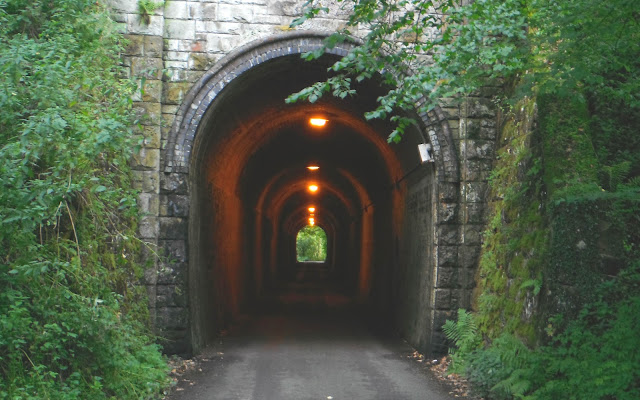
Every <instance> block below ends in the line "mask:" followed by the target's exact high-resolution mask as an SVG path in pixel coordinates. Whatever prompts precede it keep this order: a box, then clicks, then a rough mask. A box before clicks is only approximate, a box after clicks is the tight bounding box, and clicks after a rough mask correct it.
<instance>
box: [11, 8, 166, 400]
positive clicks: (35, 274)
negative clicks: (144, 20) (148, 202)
mask: <svg viewBox="0 0 640 400" xmlns="http://www.w3.org/2000/svg"><path fill="white" fill-rule="evenodd" d="M114 28H115V27H114V23H113V22H112V21H111V20H110V19H109V18H108V16H107V14H106V12H105V11H104V10H102V9H100V7H99V6H98V5H97V3H95V2H94V1H89V0H47V1H40V0H35V1H33V2H24V1H20V0H8V1H6V0H0V109H2V113H0V159H1V160H2V163H0V399H4V398H11V399H79V398H82V399H87V398H91V399H100V398H118V399H143V398H157V397H158V395H159V393H161V392H162V390H163V388H164V387H165V386H166V383H167V378H166V375H167V368H166V364H165V362H164V360H163V358H162V356H161V354H160V352H159V350H158V347H157V345H155V344H154V340H153V337H151V336H150V335H149V330H148V328H147V327H146V326H145V324H146V322H147V317H148V315H147V314H148V311H147V306H146V304H147V303H146V298H145V296H144V288H142V287H140V286H138V285H137V283H138V281H139V280H140V278H141V276H142V271H143V266H142V265H141V264H140V263H139V257H138V254H139V251H140V246H141V243H140V241H139V240H138V239H136V227H137V218H138V216H137V211H136V198H137V194H136V193H135V191H133V190H132V189H131V183H130V181H131V177H130V175H131V173H130V170H129V168H128V160H129V159H130V158H131V156H132V150H131V149H132V148H134V147H135V144H136V143H135V142H134V139H133V135H132V133H131V130H130V129H129V127H130V126H131V125H132V123H133V120H132V117H131V116H132V109H131V95H132V93H133V90H134V88H135V85H133V84H132V83H131V82H128V81H123V80H122V79H121V78H120V77H121V76H123V71H122V70H121V69H120V67H119V66H118V65H119V54H120V51H121V44H120V43H119V42H120V40H121V36H120V35H118V34H117V33H116V32H115V29H114Z"/></svg>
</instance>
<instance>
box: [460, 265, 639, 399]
mask: <svg viewBox="0 0 640 400" xmlns="http://www.w3.org/2000/svg"><path fill="white" fill-rule="evenodd" d="M639 289H640V263H638V262H637V261H636V262H635V263H634V264H633V265H631V266H630V267H629V268H628V269H626V270H625V271H623V272H621V273H620V274H619V275H618V276H617V277H616V278H615V279H613V280H610V281H606V282H604V283H601V284H600V285H598V286H597V287H596V288H595V289H594V292H595V300H594V301H593V302H592V303H589V304H588V305H586V306H585V307H584V308H583V309H582V310H581V312H580V314H579V315H578V316H577V318H575V319H574V320H572V321H570V322H569V323H568V325H567V327H566V329H564V330H563V331H562V332H561V333H559V334H555V335H554V336H553V338H552V340H551V342H550V343H549V344H548V345H546V346H541V347H539V348H537V349H535V350H531V349H529V348H527V347H526V346H525V345H524V344H523V343H522V342H521V341H520V340H519V339H517V338H516V337H514V336H513V335H509V334H503V335H501V336H500V337H499V338H497V339H495V340H494V341H493V342H492V343H491V345H490V346H486V347H484V348H482V349H480V350H476V351H474V352H471V353H468V354H467V355H466V357H465V358H464V360H465V363H464V370H465V372H466V376H467V377H468V378H469V380H470V382H471V383H472V384H473V388H474V390H475V391H476V393H477V394H478V395H481V396H484V397H486V398H490V399H512V398H519V399H531V400H554V399H559V398H563V399H580V400H583V399H589V400H590V399H594V400H595V399H610V398H615V399H636V398H638V396H640V384H639V383H638V382H640V370H639V369H638V365H640V354H639V353H638V351H637V348H638V345H640V339H639V338H638V335H637V332H638V329H640V320H639V319H638V318H637V316H638V313H640V294H639V293H640V290H639ZM559 319H560V318H554V319H553V323H557V322H559ZM561 324H563V323H561Z"/></svg>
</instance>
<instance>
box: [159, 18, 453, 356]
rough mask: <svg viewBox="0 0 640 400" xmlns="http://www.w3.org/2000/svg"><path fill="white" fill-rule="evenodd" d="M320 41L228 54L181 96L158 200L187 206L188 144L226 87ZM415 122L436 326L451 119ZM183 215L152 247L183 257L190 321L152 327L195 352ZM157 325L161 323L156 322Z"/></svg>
mask: <svg viewBox="0 0 640 400" xmlns="http://www.w3.org/2000/svg"><path fill="white" fill-rule="evenodd" d="M326 36H327V35H326V34H324V33H316V32H297V31H296V32H289V33H284V34H280V35H277V36H272V37H267V38H264V39H261V40H257V41H255V42H252V43H250V44H248V45H245V46H243V47H241V48H239V49H237V50H235V51H234V52H232V53H230V54H228V55H227V56H225V57H224V58H223V59H222V60H221V61H219V62H218V63H217V64H216V66H214V67H213V68H212V69H210V70H209V71H207V72H206V73H205V74H204V75H203V76H202V78H201V79H199V80H198V81H197V82H196V83H195V84H194V86H193V87H192V89H191V90H190V91H189V93H188V94H187V95H186V97H185V99H184V101H183V102H182V104H181V106H180V107H179V109H178V112H177V114H176V117H175V120H174V123H173V125H172V127H171V130H170V132H169V135H168V137H167V138H166V147H165V150H164V151H163V153H162V158H161V165H160V173H161V175H162V176H161V179H162V181H163V182H164V183H163V185H162V186H161V189H160V195H161V198H162V196H165V197H167V198H170V197H171V196H174V197H180V198H181V201H182V202H183V203H185V204H190V203H191V202H192V200H193V199H192V198H191V197H194V196H195V195H194V191H193V190H194V189H193V188H190V186H192V185H193V182H194V178H193V177H192V176H190V172H191V169H192V167H193V162H194V161H193V160H194V157H193V156H194V153H195V151H194V150H195V149H194V145H195V143H197V141H196V139H197V137H198V135H199V134H200V133H201V129H200V128H201V126H202V122H203V119H204V117H205V114H206V113H207V110H209V108H210V107H211V106H212V104H213V103H214V101H215V100H216V99H217V98H218V95H219V94H220V93H221V92H222V91H223V90H224V89H225V88H226V87H227V86H228V85H229V84H231V83H232V82H234V80H235V79H237V78H239V77H240V76H242V75H243V74H244V73H246V72H248V71H251V70H252V69H253V68H256V67H258V66H260V65H262V64H264V63H266V62H268V61H272V60H276V59H279V58H281V57H286V56H295V55H300V54H302V53H305V52H309V51H313V50H316V49H318V48H321V47H322V43H323V39H324V38H325V37H326ZM348 46H349V45H344V46H343V47H336V48H334V49H331V50H329V51H328V53H329V54H331V55H334V56H344V55H346V54H347V53H348V50H349V48H348ZM419 117H420V119H421V126H420V130H421V131H422V132H423V134H422V135H423V137H426V138H428V141H429V142H430V144H431V146H432V149H433V155H434V159H435V162H434V182H433V192H434V193H433V198H434V200H433V201H431V202H430V204H429V207H430V212H431V214H432V216H431V220H432V221H433V227H429V228H428V229H432V232H431V233H430V236H431V237H432V242H431V243H430V244H426V243H425V245H429V246H432V248H431V250H430V254H432V255H433V256H432V257H433V260H432V262H431V263H432V267H433V273H432V277H431V278H430V279H431V280H432V281H433V282H431V283H430V285H431V288H432V293H431V294H430V295H429V299H428V301H429V302H431V306H432V307H431V308H432V312H430V315H429V317H428V318H429V323H428V326H430V327H436V326H439V325H441V322H444V318H446V316H448V315H449V312H450V311H451V309H453V308H456V307H457V306H458V305H454V306H440V307H436V305H435V303H436V302H437V301H439V298H438V293H445V292H446V294H448V293H450V290H451V289H452V288H456V287H458V286H456V279H457V278H456V277H455V267H456V266H457V263H458V250H457V247H456V244H455V243H454V242H455V241H456V240H457V239H456V238H457V237H459V236H460V232H459V230H460V225H459V221H458V220H457V219H458V213H457V210H458V207H459V199H458V197H459V193H460V177H459V164H458V159H457V152H456V149H455V148H454V144H453V138H452V134H451V132H450V129H449V120H450V118H449V117H448V116H447V115H446V114H445V112H444V111H443V110H441V109H440V108H436V109H435V110H434V111H433V112H431V113H429V114H421V115H419ZM168 203H170V200H168ZM162 206H163V205H162V204H161V207H162ZM167 206H170V204H168V205H167ZM187 208H188V207H187ZM182 217H183V218H182V219H181V221H180V224H182V225H181V226H180V229H177V230H175V233H171V234H169V235H168V236H170V238H171V240H163V239H164V238H162V237H161V238H159V239H160V240H159V242H158V244H159V247H160V248H164V253H165V254H169V255H170V256H172V255H176V253H181V254H179V256H181V257H182V258H183V259H184V260H185V262H184V263H182V264H180V265H179V266H178V268H184V269H185V270H184V271H177V272H175V273H174V274H173V275H174V276H179V277H182V278H181V279H179V280H182V281H176V282H174V283H175V286H176V287H177V288H178V289H179V290H181V291H183V292H186V293H188V296H189V303H190V304H184V307H185V309H186V308H190V309H191V311H186V312H185V313H184V314H186V315H190V316H189V317H186V316H184V315H183V316H182V317H181V318H179V319H178V320H177V322H176V321H171V323H172V325H171V326H170V327H164V326H159V328H160V329H161V330H162V329H165V330H170V331H172V332H173V333H172V334H169V335H166V336H170V337H171V339H172V340H174V341H175V342H182V343H181V344H179V345H178V346H176V347H177V348H181V349H190V350H191V349H194V348H195V349H196V350H197V349H198V348H199V347H200V346H201V344H202V343H201V342H202V340H201V339H200V336H201V335H200V334H199V333H197V332H196V331H198V330H199V328H198V327H194V324H195V323H194V322H193V321H194V320H196V319H198V318H196V317H194V311H193V308H194V307H195V306H194V305H195V304H197V303H198V301H200V300H199V299H198V298H197V297H194V294H193V293H191V292H190V286H191V285H192V284H193V283H190V282H189V279H193V277H189V275H191V274H190V272H189V271H190V269H191V268H192V265H191V264H193V263H194V259H193V257H191V259H189V257H187V254H192V251H191V250H190V249H189V246H190V240H191V239H192V238H191V237H190V235H191V236H193V235H194V230H193V229H191V228H189V229H186V226H185V224H184V222H185V218H184V217H185V215H183V216H182ZM189 218H191V219H193V210H191V211H190V214H189ZM176 223H177V222H176ZM163 224H164V225H165V226H166V227H167V228H166V229H164V228H163ZM172 224H173V222H172V221H171V220H170V219H169V218H165V219H164V220H162V221H161V226H160V235H162V234H163V233H162V232H163V231H165V230H166V231H168V230H170V229H171V225H172ZM438 290H441V292H438ZM443 291H444V292H443ZM158 296H160V294H158ZM185 303H186V301H185ZM189 319H190V320H191V321H190V320H189ZM159 325H162V322H160V323H159ZM428 336H429V337H430V338H429V339H427V340H428V342H429V343H431V344H430V346H431V345H433V346H432V348H431V349H430V351H432V352H439V351H441V350H442V349H441V348H439V347H438V346H440V347H441V346H442V344H443V341H442V338H441V337H440V336H439V333H438V332H436V329H435V328H434V329H433V332H428Z"/></svg>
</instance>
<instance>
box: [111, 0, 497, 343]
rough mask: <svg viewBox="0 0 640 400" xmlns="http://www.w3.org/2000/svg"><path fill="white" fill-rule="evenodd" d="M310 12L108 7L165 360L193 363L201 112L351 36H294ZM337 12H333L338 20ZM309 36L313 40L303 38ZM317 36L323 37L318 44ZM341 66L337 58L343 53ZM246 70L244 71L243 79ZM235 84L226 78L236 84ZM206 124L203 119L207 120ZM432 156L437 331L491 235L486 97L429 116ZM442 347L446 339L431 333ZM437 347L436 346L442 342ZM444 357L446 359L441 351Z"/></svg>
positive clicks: (252, 7)
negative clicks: (239, 77) (195, 166)
mask: <svg viewBox="0 0 640 400" xmlns="http://www.w3.org/2000/svg"><path fill="white" fill-rule="evenodd" d="M303 3H304V2H302V1H295V0H294V1H291V0H282V1H276V0H200V1H197V0H195V1H166V2H165V3H164V4H161V5H160V6H159V7H158V8H157V9H156V10H155V11H153V12H152V13H151V15H149V19H148V22H149V23H148V24H147V23H144V22H143V21H142V18H141V16H140V14H139V10H138V2H137V1H136V0H111V4H112V8H113V11H114V15H115V19H116V21H117V22H118V23H119V24H120V26H121V30H122V32H123V34H124V36H125V38H126V39H127V40H128V44H127V47H126V50H125V55H124V56H125V57H124V60H125V65H126V67H127V68H128V70H129V71H130V74H131V76H133V77H136V78H144V80H145V83H144V90H143V92H142V93H141V94H140V95H139V96H138V98H136V99H134V100H135V108H136V112H137V114H138V117H139V124H138V125H137V126H138V128H136V133H137V134H139V135H141V136H142V137H143V138H144V140H143V147H142V150H141V151H140V153H139V154H138V155H137V156H136V157H135V159H134V160H133V165H134V173H135V183H136V186H137V188H138V189H139V190H140V191H141V194H140V205H141V209H142V212H143V213H144V217H143V219H142V221H141V224H140V227H139V230H140V235H141V237H142V238H143V239H144V240H145V241H146V242H148V243H149V246H148V253H149V256H150V257H149V258H151V259H156V260H157V258H156V257H152V256H153V253H156V252H157V253H158V254H161V255H163V256H166V257H164V258H163V261H162V262H159V261H156V263H155V264H154V265H153V266H152V267H151V268H149V269H148V270H147V272H146V274H145V280H146V284H147V287H148V293H149V298H150V313H151V316H152V322H153V324H154V326H155V327H156V329H157V330H158V333H159V334H160V335H161V336H163V337H165V338H166V339H168V341H167V343H168V344H166V345H165V350H166V351H167V352H169V353H188V352H189V351H190V349H189V348H188V340H186V341H185V337H186V336H187V335H188V331H189V326H188V324H189V311H188V301H187V299H188V293H187V291H188V288H187V284H186V271H187V269H188V262H189V260H188V251H187V245H188V242H187V241H188V238H187V230H188V216H189V197H188V194H189V192H188V187H187V184H188V172H189V171H188V165H189V163H188V160H189V155H190V150H191V148H190V146H191V144H192V140H193V138H192V137H191V138H189V134H190V133H189V132H190V131H189V130H190V129H191V130H192V131H193V132H195V131H194V127H195V126H196V125H197V121H198V118H199V117H201V116H202V115H201V114H198V112H199V111H198V110H199V109H206V107H207V106H208V105H209V104H210V103H211V102H212V100H213V98H214V97H215V94H216V88H215V86H216V85H222V86H223V85H224V82H225V79H232V77H233V73H234V71H236V72H237V71H240V72H241V71H242V68H248V67H250V66H252V65H254V64H255V63H260V62H264V61H265V60H268V59H269V58H273V57H279V56H282V55H286V54H296V53H301V52H303V51H307V50H309V49H313V48H315V47H317V46H318V45H319V43H320V40H319V39H318V37H319V35H320V33H321V32H325V33H327V34H328V33H331V32H332V31H335V30H336V29H338V28H340V27H341V26H343V24H344V17H345V15H344V14H342V13H341V12H339V11H338V12H335V13H332V14H330V15H328V16H326V17H323V18H319V19H316V20H312V21H310V22H307V23H305V24H304V25H302V26H300V27H298V28H297V30H296V31H295V32H291V30H290V28H289V25H290V23H291V22H292V21H293V19H294V18H296V17H297V16H299V15H300V13H301V7H302V4H303ZM336 9H337V8H336ZM304 32H315V33H314V34H309V35H304ZM318 32H320V33H318ZM336 51H337V53H336V54H338V55H340V53H339V52H340V51H346V50H345V49H342V50H340V49H338V50H336ZM243 65H244V67H243ZM229 77H231V78H229ZM202 112H203V111H202ZM421 117H422V119H423V122H425V127H426V130H427V132H429V136H430V141H431V143H432V145H433V146H434V148H435V153H436V156H437V162H438V165H437V167H436V168H437V171H438V174H437V179H438V191H437V193H438V200H437V204H436V205H435V208H436V211H435V213H436V215H435V218H434V219H435V220H436V221H437V222H436V227H435V237H436V243H435V244H434V246H435V251H434V254H435V255H436V267H437V268H436V269H437V271H436V275H435V276H436V277H435V284H434V285H435V286H434V298H433V299H432V301H433V306H434V309H435V311H434V315H433V324H432V326H442V324H443V323H444V321H445V319H447V318H450V317H451V316H452V315H453V313H454V312H455V310H456V309H457V308H460V307H469V305H470V301H471V292H472V289H473V287H474V274H475V267H476V266H477V262H478V257H479V254H480V244H481V241H482V236H481V232H482V231H483V229H484V226H485V223H486V221H485V207H486V204H487V194H488V188H487V186H488V185H487V180H488V175H489V173H490V170H491V166H492V162H493V159H494V152H495V138H496V131H497V129H496V116H495V113H494V111H493V110H492V107H491V102H490V101H489V100H488V96H484V95H483V94H479V95H478V96H477V97H470V98H468V99H467V100H466V101H465V102H463V103H462V104H461V105H456V106H451V107H447V105H446V104H445V103H443V105H442V107H441V108H440V109H437V110H436V112H435V113H434V114H433V115H422V116H421ZM435 335H436V336H435V337H434V338H435V339H436V341H440V342H442V343H444V342H443V340H442V337H441V333H439V332H436V333H435ZM438 335H440V336H439V337H438ZM440 350H442V349H440Z"/></svg>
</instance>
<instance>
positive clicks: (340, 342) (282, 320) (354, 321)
mask: <svg viewBox="0 0 640 400" xmlns="http://www.w3.org/2000/svg"><path fill="white" fill-rule="evenodd" d="M325 300H327V301H328V302H331V301H333V302H334V303H335V302H336V299H335V298H334V299H333V300H331V299H329V298H328V297H325ZM338 303H339V301H338ZM334 305H335V304H334ZM412 353H413V349H412V348H411V347H409V346H408V345H406V344H405V343H404V342H402V341H401V340H398V339H391V338H382V337H378V336H376V335H373V334H372V333H371V332H370V331H369V330H368V329H367V327H366V326H365V324H363V323H362V322H361V321H360V318H359V317H358V315H357V314H354V313H353V310H352V311H351V312H349V311H348V310H347V309H340V308H339V307H329V308H317V307H316V308H313V307H311V308H295V307H294V308H293V309H289V310H287V309H280V310H279V311H271V312H270V313H267V312H262V313H259V315H258V316H256V317H252V318H246V319H245V320H244V321H242V322H241V323H240V324H239V326H238V327H236V328H235V329H234V330H232V331H231V332H230V333H229V334H228V335H227V336H225V337H224V338H222V339H221V340H220V342H219V344H217V345H216V346H215V347H213V348H211V349H209V350H208V352H205V354H204V355H203V358H204V359H205V360H206V361H205V362H203V363H202V364H201V366H200V368H201V371H194V372H193V373H192V374H190V375H189V376H188V377H187V380H186V381H183V382H181V383H180V384H179V386H178V387H177V388H176V389H175V390H174V391H173V393H172V395H171V396H170V397H169V399H171V400H180V399H188V400H205V399H207V400H214V399H216V400H217V399H224V400H275V399H281V400H307V399H309V400H311V399H313V400H344V399H362V400H368V399H379V400H409V399H421V400H444V399H452V398H453V396H452V395H450V394H448V390H447V388H446V387H443V386H442V384H441V383H440V382H438V381H437V380H435V379H434V378H432V377H431V375H430V374H429V371H428V370H426V369H425V368H424V367H423V366H422V365H421V364H419V363H416V362H415V361H414V360H412V359H411V357H410V356H409V355H410V354H412Z"/></svg>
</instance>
